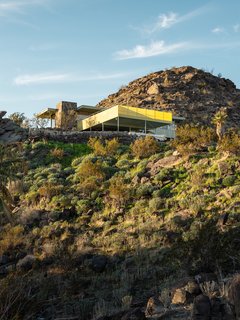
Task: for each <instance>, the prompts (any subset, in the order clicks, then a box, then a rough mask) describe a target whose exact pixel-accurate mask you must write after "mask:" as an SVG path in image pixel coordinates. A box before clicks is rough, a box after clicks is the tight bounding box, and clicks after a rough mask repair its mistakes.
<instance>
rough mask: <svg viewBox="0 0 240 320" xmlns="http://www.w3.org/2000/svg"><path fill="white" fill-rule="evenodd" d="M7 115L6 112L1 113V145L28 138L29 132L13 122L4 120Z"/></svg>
mask: <svg viewBox="0 0 240 320" xmlns="http://www.w3.org/2000/svg"><path fill="white" fill-rule="evenodd" d="M6 113H7V112H6V111H0V143H14V142H19V141H23V140H24V139H25V138H26V136H27V131H26V130H25V129H23V128H21V127H19V126H18V125H17V124H16V123H15V122H13V121H12V120H10V119H8V118H3V117H4V116H5V115H6Z"/></svg>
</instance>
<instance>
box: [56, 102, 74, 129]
mask: <svg viewBox="0 0 240 320" xmlns="http://www.w3.org/2000/svg"><path fill="white" fill-rule="evenodd" d="M76 110H77V103H76V102H67V101H61V102H59V103H58V104H57V112H56V128H61V129H64V130H66V129H72V128H74V127H75V126H76V120H77V114H76Z"/></svg>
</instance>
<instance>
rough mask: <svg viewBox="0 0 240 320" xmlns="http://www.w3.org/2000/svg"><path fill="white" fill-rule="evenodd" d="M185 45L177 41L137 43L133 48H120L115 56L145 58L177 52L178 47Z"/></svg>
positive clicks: (185, 44) (124, 58) (119, 57)
mask: <svg viewBox="0 0 240 320" xmlns="http://www.w3.org/2000/svg"><path fill="white" fill-rule="evenodd" d="M186 46H187V43H185V42H179V43H174V44H170V45H167V44H165V42H164V41H163V40H162V41H157V42H153V43H151V44H150V45H146V46H143V45H137V46H136V47H134V48H133V49H129V50H127V49H125V50H120V51H118V52H116V53H115V57H116V59H117V60H126V59H134V58H147V57H153V56H159V55H162V54H167V53H173V52H177V51H178V50H180V49H183V48H184V47H186Z"/></svg>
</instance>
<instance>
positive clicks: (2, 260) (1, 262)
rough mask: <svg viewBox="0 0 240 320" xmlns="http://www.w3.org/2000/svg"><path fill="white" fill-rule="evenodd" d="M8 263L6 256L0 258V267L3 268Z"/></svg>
mask: <svg viewBox="0 0 240 320" xmlns="http://www.w3.org/2000/svg"><path fill="white" fill-rule="evenodd" d="M8 262H9V259H8V257H7V256H5V255H2V256H0V266H3V265H5V264H7V263H8Z"/></svg>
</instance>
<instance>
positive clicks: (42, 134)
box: [29, 129, 138, 144]
mask: <svg viewBox="0 0 240 320" xmlns="http://www.w3.org/2000/svg"><path fill="white" fill-rule="evenodd" d="M91 137H98V138H101V139H113V138H118V140H119V142H121V143H124V144H130V143H131V142H133V141H134V140H135V139H137V138H138V136H137V135H134V134H129V133H128V132H116V131H103V132H102V131H82V132H80V131H62V130H52V129H31V130H30V131H29V138H30V139H33V140H35V141H36V140H41V139H48V140H53V141H60V142H69V143H87V142H88V140H89V138H91Z"/></svg>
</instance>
